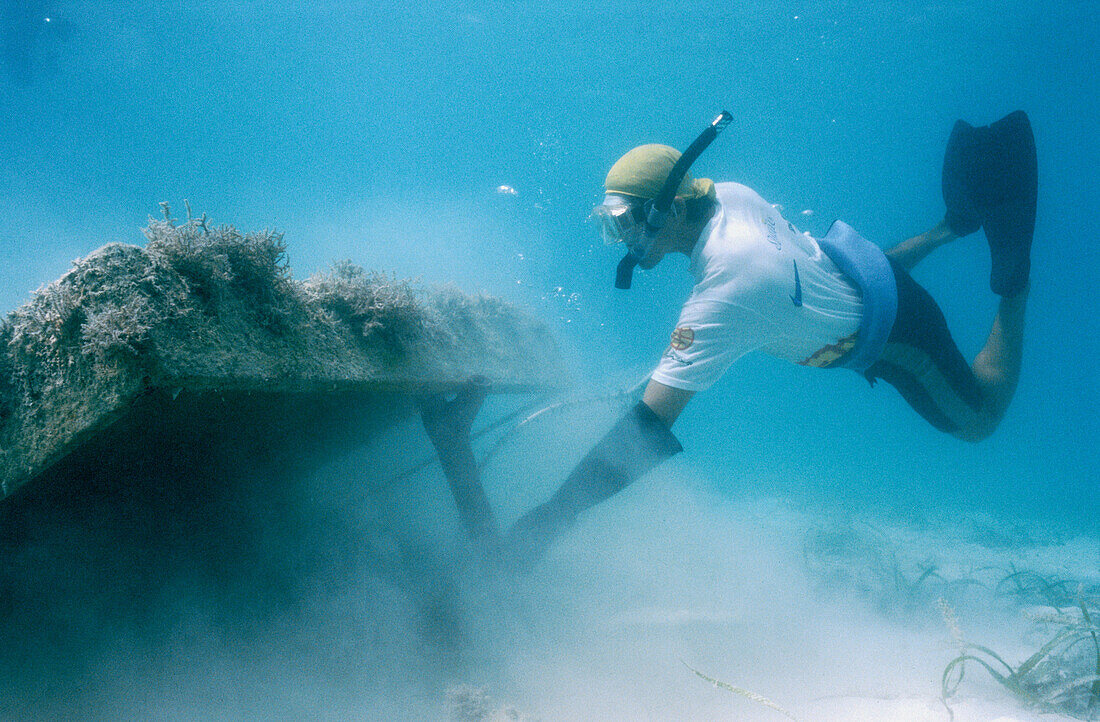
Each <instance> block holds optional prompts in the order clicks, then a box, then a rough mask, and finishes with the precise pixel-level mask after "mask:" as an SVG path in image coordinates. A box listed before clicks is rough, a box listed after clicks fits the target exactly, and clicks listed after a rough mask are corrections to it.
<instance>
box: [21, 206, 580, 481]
mask: <svg viewBox="0 0 1100 722" xmlns="http://www.w3.org/2000/svg"><path fill="white" fill-rule="evenodd" d="M165 215H166V220H163V221H157V220H153V221H150V224H149V226H148V227H147V228H146V230H145V235H146V237H147V240H148V243H147V244H146V246H145V247H138V246H132V245H124V244H117V243H116V244H110V245H106V246H104V247H102V248H100V249H99V250H97V251H95V252H94V253H92V254H91V255H89V256H87V257H85V258H83V259H80V260H78V261H76V262H75V264H74V266H73V268H72V270H70V271H69V272H68V273H67V274H65V275H64V276H63V277H62V278H60V279H58V280H57V281H55V282H53V283H51V284H49V285H48V286H45V287H43V288H42V289H40V290H39V291H38V292H37V293H36V294H35V296H34V298H33V299H32V300H31V301H30V302H29V303H27V304H26V305H25V306H23V307H22V308H20V309H18V310H17V311H15V312H13V313H12V314H11V315H10V316H9V317H8V318H7V319H6V320H5V321H4V322H3V325H2V327H0V352H2V353H0V491H2V493H0V498H3V497H7V496H9V495H11V494H12V493H13V492H15V491H16V490H17V489H19V488H20V487H23V486H24V485H27V484H28V482H31V481H33V480H36V479H39V478H43V479H46V478H50V479H52V480H53V481H52V482H51V483H57V482H58V480H59V479H64V478H67V477H73V476H82V475H87V474H88V473H90V471H89V470H90V469H92V467H95V469H96V472H95V473H96V475H100V474H102V473H104V470H110V469H112V468H123V467H125V468H127V469H129V470H128V471H127V473H128V474H132V473H134V469H133V468H132V467H133V465H134V464H138V465H139V466H143V468H147V469H150V473H153V471H155V469H152V466H156V465H157V464H160V463H163V464H164V465H165V466H166V467H169V466H172V463H169V460H167V459H165V458H164V454H162V453H161V451H163V452H164V453H169V452H171V453H178V452H179V449H180V448H184V447H187V448H193V447H194V446H195V445H211V446H213V447H216V446H217V445H218V443H217V438H218V437H219V436H221V437H223V443H238V442H240V441H242V439H245V438H246V437H242V435H241V434H242V429H243V427H244V426H248V427H249V430H250V431H249V433H250V434H251V436H248V437H247V438H253V437H255V438H263V439H265V440H266V442H267V443H266V444H265V449H267V450H269V451H270V450H273V449H276V448H280V447H279V444H289V445H290V448H292V449H311V450H312V451H313V452H314V453H313V454H312V455H304V456H303V455H302V454H298V453H295V454H293V455H292V456H293V458H294V459H297V460H299V461H300V460H301V459H303V458H306V457H307V456H313V457H316V456H317V455H318V454H320V455H323V454H324V453H328V452H329V451H331V449H332V448H333V447H334V445H336V444H347V443H356V440H357V439H359V438H360V437H361V436H362V434H365V433H369V431H368V430H369V429H370V428H372V427H376V426H378V425H380V424H382V425H385V424H388V423H391V422H392V421H393V420H395V419H398V418H400V417H402V416H403V415H406V414H409V413H411V412H412V411H413V410H414V409H415V400H416V398H417V397H419V396H421V395H423V394H427V393H435V392H444V391H446V390H448V389H450V388H454V387H455V386H457V385H458V384H460V383H462V382H463V381H464V380H466V379H468V378H469V377H470V376H472V375H475V374H476V375H481V376H484V377H486V378H487V379H488V380H489V382H490V384H491V388H492V389H493V390H494V391H523V390H531V389H536V388H541V387H548V386H554V385H558V384H560V383H561V380H562V377H563V376H562V365H561V360H560V357H559V354H558V351H557V349H556V346H555V344H554V342H553V339H552V337H551V336H550V334H549V332H548V330H547V329H546V328H545V326H543V325H542V324H541V323H540V322H538V321H537V320H535V319H533V318H532V317H530V316H528V315H526V314H525V313H523V312H521V311H520V310H518V309H516V308H515V307H513V306H510V305H509V304H506V303H504V302H502V301H500V300H497V299H494V298H491V297H485V296H471V295H467V294H464V293H462V292H460V291H458V290H457V289H447V288H435V289H416V288H413V287H412V286H410V285H409V284H408V283H406V282H401V281H396V280H393V279H390V278H388V277H387V276H385V275H384V274H379V273H375V272H369V271H365V270H363V269H361V268H358V267H356V266H354V265H352V264H350V263H342V264H338V265H336V266H334V267H333V268H332V269H331V270H330V271H328V272H326V273H321V274H317V275H314V276H312V277H310V278H309V279H307V280H305V281H299V280H296V279H294V278H292V276H291V274H290V272H289V269H288V268H287V266H286V261H285V248H284V246H283V242H282V237H281V236H280V235H279V234H277V233H273V232H269V231H264V232H260V233H248V234H242V233H239V232H237V231H236V230H235V229H233V228H232V227H221V228H211V227H209V226H208V225H207V223H206V221H205V218H203V219H197V220H189V221H187V222H186V223H178V224H177V223H175V222H174V221H172V220H170V219H167V216H168V214H167V212H166V214H165ZM150 447H156V448H150ZM173 450H175V451H173ZM188 456H189V461H188V463H190V464H200V465H201V464H203V463H206V462H204V457H203V454H201V453H190V454H188ZM288 458H289V457H288ZM158 460H159V461H158ZM268 461H269V462H270V459H269V460H268ZM125 475H126V474H123V476H125ZM153 475H154V476H157V474H156V473H153Z"/></svg>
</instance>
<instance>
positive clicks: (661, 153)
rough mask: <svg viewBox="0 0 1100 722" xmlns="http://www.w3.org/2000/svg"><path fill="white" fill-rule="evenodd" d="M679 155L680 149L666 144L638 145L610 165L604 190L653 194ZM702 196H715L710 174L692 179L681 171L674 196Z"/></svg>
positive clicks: (654, 195) (650, 195) (649, 196)
mask: <svg viewBox="0 0 1100 722" xmlns="http://www.w3.org/2000/svg"><path fill="white" fill-rule="evenodd" d="M680 155H681V154H680V151H678V150H676V149H675V148H672V147H670V146H667V145H660V144H657V143H650V144H649V145H640V146H638V147H637V148H634V149H633V150H631V151H629V152H628V153H627V154H626V155H624V156H623V157H622V158H619V160H617V161H616V162H615V165H613V166H611V170H610V171H608V173H607V180H605V181H604V189H605V191H606V192H607V193H619V194H621V195H625V196H635V197H637V198H656V197H657V194H658V193H660V192H661V186H663V185H664V184H665V180H666V179H667V178H668V174H669V172H670V171H672V166H674V165H676V161H678V160H680ZM704 196H708V197H711V198H714V197H715V192H714V182H713V181H711V180H710V179H709V178H696V179H692V177H691V175H690V174H686V175H684V179H683V180H682V181H680V187H679V188H678V189H677V190H676V197H677V198H682V199H684V200H688V199H691V198H703V197H704Z"/></svg>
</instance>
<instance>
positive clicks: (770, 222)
mask: <svg viewBox="0 0 1100 722" xmlns="http://www.w3.org/2000/svg"><path fill="white" fill-rule="evenodd" d="M764 225H765V226H767V227H768V234H767V237H768V243H770V244H772V245H773V246H775V250H777V251H782V250H783V243H782V242H781V241H780V240H779V234H778V233H776V232H775V219H774V218H770V217H769V218H765V219H764Z"/></svg>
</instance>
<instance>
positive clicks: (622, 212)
mask: <svg viewBox="0 0 1100 722" xmlns="http://www.w3.org/2000/svg"><path fill="white" fill-rule="evenodd" d="M639 208H640V206H639ZM592 217H593V219H594V220H595V221H596V226H597V228H598V229H599V234H600V238H602V239H603V242H604V243H606V244H608V245H612V244H615V243H624V242H625V243H628V244H629V243H630V242H631V241H632V240H633V237H634V236H636V235H637V234H638V232H639V231H640V230H641V224H640V222H639V214H638V213H637V212H636V211H635V207H634V206H632V205H627V204H625V203H623V204H615V205H599V206H596V208H595V210H593V211H592Z"/></svg>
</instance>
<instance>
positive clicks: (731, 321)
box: [652, 183, 863, 391]
mask: <svg viewBox="0 0 1100 722" xmlns="http://www.w3.org/2000/svg"><path fill="white" fill-rule="evenodd" d="M716 189H717V193H718V208H717V210H716V211H715V214H714V216H713V217H712V218H711V220H710V222H709V223H708V224H707V226H706V228H705V229H703V232H702V234H701V236H700V240H699V242H698V243H696V244H695V249H694V251H693V252H692V255H691V272H692V274H693V275H694V276H695V287H694V288H693V289H692V291H691V296H690V297H688V299H687V301H685V302H684V307H683V309H682V310H681V311H680V319H679V321H678V322H677V324H676V330H675V331H673V333H672V340H671V343H670V345H669V347H668V349H667V350H666V351H665V353H664V355H663V356H662V357H661V361H660V363H659V364H658V366H657V369H656V371H654V372H653V376H652V378H653V379H654V380H655V381H658V382H660V383H662V384H665V385H666V386H672V387H674V388H678V389H684V390H687V391H702V390H704V389H706V388H708V387H709V386H711V384H713V383H714V382H715V381H717V380H718V378H719V377H720V376H721V375H722V374H723V373H725V371H726V369H728V368H729V367H730V365H731V364H733V362H734V361H736V360H737V359H739V358H741V357H742V356H744V355H745V354H746V353H748V352H749V351H755V350H761V351H764V352H765V353H768V354H770V355H772V356H776V357H778V358H782V359H787V360H788V361H793V362H795V363H799V364H804V365H808V366H828V365H830V364H831V363H832V362H833V361H835V360H836V359H837V358H839V357H840V356H841V355H843V353H844V352H846V351H847V350H848V349H850V348H851V347H852V346H853V345H854V343H855V339H856V334H857V332H858V329H859V322H860V318H861V315H862V312H863V303H862V301H861V296H860V292H859V290H858V289H857V288H856V287H855V285H854V284H853V283H852V281H851V280H849V279H848V277H847V276H845V275H844V274H843V273H841V272H840V269H838V268H837V267H836V265H835V264H834V263H833V262H832V261H831V260H830V259H829V257H828V256H826V255H825V254H824V253H823V252H822V250H821V248H820V247H819V246H818V244H817V241H816V240H814V239H813V238H812V237H811V236H810V235H809V234H807V233H799V232H798V230H797V229H796V228H795V227H794V226H793V225H792V224H791V223H788V222H787V221H786V220H784V219H783V217H782V216H781V215H779V212H778V211H777V210H776V209H775V208H773V207H772V206H771V205H770V204H769V203H768V202H767V201H765V200H764V199H763V198H761V197H760V196H759V195H758V194H757V193H756V192H755V191H753V190H752V189H751V188H746V187H745V186H743V185H740V184H739V183H719V184H717V185H716Z"/></svg>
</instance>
